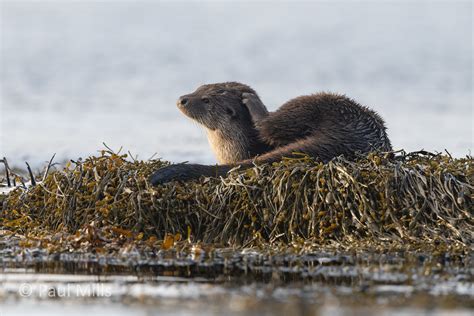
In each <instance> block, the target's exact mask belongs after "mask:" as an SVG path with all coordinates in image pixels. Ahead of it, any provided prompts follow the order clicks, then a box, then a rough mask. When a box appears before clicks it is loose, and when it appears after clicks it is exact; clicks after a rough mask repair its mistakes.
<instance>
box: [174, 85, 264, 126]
mask: <svg viewBox="0 0 474 316" xmlns="http://www.w3.org/2000/svg"><path fill="white" fill-rule="evenodd" d="M242 93H255V91H254V90H253V89H252V88H250V87H249V86H247V85H244V84H241V83H237V82H224V83H215V84H206V85H203V86H200V87H199V88H198V89H197V90H196V91H194V92H193V93H190V94H186V95H183V96H181V97H180V98H179V99H178V103H177V105H178V108H179V109H180V110H181V112H183V113H184V114H185V115H186V116H188V117H190V118H191V119H193V120H195V121H197V122H198V123H200V124H202V125H204V127H206V128H207V129H209V130H211V131H216V130H221V131H227V130H235V129H236V127H240V128H242V127H248V126H250V125H251V124H252V120H251V117H250V114H249V111H248V109H247V107H246V106H245V104H244V103H243V102H242Z"/></svg>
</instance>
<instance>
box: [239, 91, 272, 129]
mask: <svg viewBox="0 0 474 316" xmlns="http://www.w3.org/2000/svg"><path fill="white" fill-rule="evenodd" d="M242 103H243V104H245V106H246V107H247V109H248V110H249V113H250V116H251V117H252V121H253V123H254V124H256V123H257V122H259V121H261V120H262V119H263V118H265V117H267V116H268V110H267V107H266V106H265V105H264V104H263V103H262V101H261V100H260V98H259V97H258V95H256V94H254V93H247V92H244V93H242Z"/></svg>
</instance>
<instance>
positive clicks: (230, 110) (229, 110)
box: [225, 107, 237, 118]
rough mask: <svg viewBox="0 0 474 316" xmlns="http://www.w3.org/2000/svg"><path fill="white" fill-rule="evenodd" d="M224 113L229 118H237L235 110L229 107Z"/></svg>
mask: <svg viewBox="0 0 474 316" xmlns="http://www.w3.org/2000/svg"><path fill="white" fill-rule="evenodd" d="M225 111H226V113H227V114H228V115H229V116H230V117H231V118H236V117H237V112H236V111H235V109H233V108H231V107H226V108H225Z"/></svg>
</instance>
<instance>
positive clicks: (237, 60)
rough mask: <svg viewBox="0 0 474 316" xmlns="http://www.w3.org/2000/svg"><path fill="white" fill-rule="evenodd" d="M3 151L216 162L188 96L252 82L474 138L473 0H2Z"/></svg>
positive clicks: (460, 143)
mask: <svg viewBox="0 0 474 316" xmlns="http://www.w3.org/2000/svg"><path fill="white" fill-rule="evenodd" d="M0 10H1V13H0V14H1V15H0V18H1V19H0V20H1V21H0V27H1V29H0V36H1V42H0V44H1V45H0V53H1V54H0V55H1V56H0V57H1V61H0V66H1V69H0V85H1V99H0V101H1V106H0V118H1V120H0V124H1V125H0V155H2V156H7V157H8V158H9V160H10V164H21V165H23V161H24V160H28V161H29V162H30V163H31V164H32V165H34V166H36V167H39V166H42V165H44V163H45V161H47V160H49V158H50V157H51V156H52V154H53V153H57V158H56V161H61V160H64V159H68V158H72V159H77V158H78V157H85V156H87V155H90V154H95V153H97V150H99V149H102V148H103V145H102V143H103V142H105V143H106V144H107V145H108V146H110V147H112V148H114V149H118V148H120V147H121V146H123V148H124V149H125V151H126V150H130V151H131V152H132V153H133V154H136V155H138V157H139V158H141V159H147V158H149V157H151V156H152V155H153V154H154V153H157V156H156V157H162V158H164V159H167V160H171V161H174V162H180V161H187V160H189V161H193V162H202V163H213V162H215V161H216V160H215V158H214V156H213V154H212V152H211V150H210V148H209V145H208V143H207V139H206V136H205V132H204V130H203V129H202V128H200V127H199V126H198V125H197V124H195V123H193V122H191V121H190V120H189V119H188V118H186V117H184V116H183V115H182V114H181V113H180V112H179V111H178V109H177V108H176V106H175V104H176V100H177V98H178V97H179V96H180V95H182V94H186V93H189V92H191V91H193V90H194V89H195V88H196V87H197V86H199V85H201V84H204V83H213V82H222V81H240V82H243V83H247V84H249V85H251V86H252V87H253V88H254V89H255V90H256V91H257V92H258V93H259V95H260V96H261V98H262V100H263V102H264V103H265V104H266V105H267V106H268V107H269V109H271V110H274V109H276V108H277V107H279V106H280V105H281V104H283V103H284V102H285V101H287V100H289V99H290V98H293V97H296V96H299V95H302V94H310V93H314V92H317V91H332V92H338V93H344V94H346V95H348V96H350V97H352V98H354V99H355V100H357V101H358V102H359V103H362V104H364V105H367V106H370V107H372V108H373V109H375V110H376V111H378V112H379V113H380V114H381V115H382V116H383V117H384V118H385V120H386V122H387V125H388V129H389V136H390V138H391V140H392V143H393V145H394V148H395V149H402V148H404V149H406V150H410V151H411V150H419V149H426V150H430V151H443V150H444V149H447V150H448V151H450V152H451V153H452V154H453V155H455V156H464V155H466V154H469V153H471V151H472V148H473V121H474V118H473V106H472V69H473V68H472V66H473V65H472V55H473V52H472V11H473V8H472V2H471V1H460V2H455V1H444V2H434V3H433V2H430V1H413V2H408V1H406V2H396V1H373V2H356V1H339V2H337V3H332V2H317V1H304V2H285V1H283V2H276V1H263V2H255V1H252V2H244V1H238V2H237V1H236V2H231V1H208V2H194V1H193V2H189V1H179V2H178V1H173V2H171V1H170V2H157V1H154V2H144V1H136V2H135V1H81V2H79V1H52V2H47V1H1V4H0Z"/></svg>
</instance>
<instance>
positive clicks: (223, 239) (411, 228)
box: [0, 150, 474, 249]
mask: <svg viewBox="0 0 474 316" xmlns="http://www.w3.org/2000/svg"><path fill="white" fill-rule="evenodd" d="M167 164H168V163H167V162H163V161H160V160H151V161H147V162H143V161H137V160H134V159H129V158H128V157H127V155H120V154H117V153H114V152H112V151H110V150H104V151H102V153H101V155H100V156H98V157H89V158H87V159H85V160H84V161H74V162H70V163H69V164H68V165H67V166H66V167H65V168H64V169H63V170H60V171H52V172H50V173H49V174H48V175H47V176H46V177H45V178H44V179H43V181H38V183H37V184H36V185H35V186H31V187H29V188H28V189H25V188H18V189H16V190H14V191H13V192H10V193H9V194H8V195H7V196H5V197H4V198H3V203H2V204H3V206H2V211H1V217H0V227H2V228H3V230H4V231H5V232H10V233H14V234H17V235H23V236H29V238H34V239H36V240H47V242H48V243H49V244H50V245H54V244H55V243H57V244H59V243H64V242H65V241H66V240H67V241H68V242H69V243H73V242H74V241H76V242H78V243H81V242H84V241H87V242H88V244H89V245H93V246H94V247H98V248H100V247H103V246H104V244H107V242H108V241H110V240H111V239H113V238H117V236H120V238H122V239H123V238H125V239H127V240H135V241H136V242H137V243H141V242H144V243H145V242H147V243H148V245H152V244H154V242H156V241H157V240H160V244H161V246H162V247H164V248H166V247H168V248H169V247H170V246H172V245H173V244H175V243H179V242H181V241H184V240H193V241H202V242H203V243H207V244H213V245H223V246H232V247H247V246H256V245H260V246H261V245H265V244H269V243H271V244H273V245H275V244H287V245H290V244H291V245H292V246H293V247H294V246H295V245H303V246H304V245H307V244H309V243H310V244H311V245H312V246H315V245H316V246H318V245H320V246H323V245H332V246H334V247H339V246H340V247H345V248H354V249H357V248H358V247H361V245H363V246H364V247H385V246H388V245H390V246H394V245H398V246H399V247H405V246H407V245H413V244H416V245H431V246H434V247H441V248H443V247H455V248H458V249H469V248H470V247H472V242H473V239H474V235H473V231H474V230H473V229H474V217H473V205H472V200H473V193H474V169H473V167H474V160H473V158H472V157H466V158H461V159H454V158H452V157H451V156H449V155H444V154H437V155H434V154H431V153H426V152H417V153H411V154H406V153H404V152H398V153H371V154H369V155H368V156H364V157H360V158H359V159H358V160H357V161H348V160H346V159H344V158H342V157H338V158H335V159H333V160H332V161H331V162H329V163H327V164H322V163H319V162H316V161H314V160H313V159H311V158H309V157H307V156H301V157H300V158H291V159H290V158H288V159H283V160H282V161H281V162H277V163H273V164H256V165H255V166H253V167H252V168H250V169H247V170H239V168H236V169H235V170H233V171H231V172H230V174H229V175H228V176H227V177H226V178H221V179H215V178H202V179H200V180H198V181H191V182H186V183H180V182H172V183H168V184H165V185H163V186H158V187H152V186H151V185H150V183H149V182H148V177H149V175H150V174H151V173H152V172H154V171H156V170H157V169H159V168H161V167H163V166H166V165H167ZM39 180H41V179H39ZM114 236H115V237H114ZM181 236H183V237H181Z"/></svg>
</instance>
